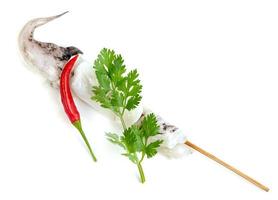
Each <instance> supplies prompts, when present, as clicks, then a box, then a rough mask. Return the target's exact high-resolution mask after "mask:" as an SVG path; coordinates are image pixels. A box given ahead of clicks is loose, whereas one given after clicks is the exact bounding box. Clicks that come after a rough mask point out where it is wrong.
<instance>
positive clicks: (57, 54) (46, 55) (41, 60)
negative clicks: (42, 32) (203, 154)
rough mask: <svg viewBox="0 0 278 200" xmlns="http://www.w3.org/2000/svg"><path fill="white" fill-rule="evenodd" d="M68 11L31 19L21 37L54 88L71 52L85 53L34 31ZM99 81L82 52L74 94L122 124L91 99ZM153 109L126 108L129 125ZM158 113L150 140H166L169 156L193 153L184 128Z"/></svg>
mask: <svg viewBox="0 0 278 200" xmlns="http://www.w3.org/2000/svg"><path fill="white" fill-rule="evenodd" d="M66 13H67V12H64V13H61V14H59V15H56V16H51V17H44V18H36V19H32V20H30V21H29V22H27V23H26V24H25V26H24V27H23V28H22V30H21V32H20V34H19V37H18V45H19V50H20V53H21V55H22V57H23V59H24V61H25V62H26V63H27V64H28V65H30V66H33V67H34V68H35V69H37V70H39V71H40V72H41V73H42V74H43V75H44V77H45V78H46V79H47V80H48V81H49V82H50V83H51V85H52V86H53V87H54V88H58V86H59V82H60V75H61V72H62V70H63V67H64V65H65V64H66V63H67V61H68V60H69V59H70V58H71V57H72V56H74V55H76V54H83V53H82V51H81V50H79V49H78V48H76V47H74V46H69V47H62V46H58V45H56V44H54V43H47V42H41V41H38V40H36V39H35V38H34V31H35V29H36V28H37V27H39V26H42V25H44V24H46V23H48V22H50V21H52V20H54V19H57V18H59V17H61V16H63V15H64V14H66ZM97 84H98V82H97V79H96V76H95V72H94V69H93V67H92V64H91V63H90V62H87V61H86V60H84V59H83V57H82V56H79V59H78V61H77V64H76V66H75V69H74V71H73V73H72V77H71V89H72V91H73V94H74V95H75V96H77V97H78V98H79V99H81V100H82V101H84V102H85V103H87V104H88V105H89V106H91V107H92V108H93V109H95V110H97V111H99V112H101V113H102V114H104V115H106V116H107V117H109V118H110V119H112V120H114V121H116V122H118V124H119V125H120V122H119V120H118V117H116V116H115V115H114V114H113V113H111V112H109V111H108V110H107V109H104V108H102V107H101V106H100V105H99V104H98V103H97V102H95V101H93V100H92V99H91V96H92V87H93V86H96V85H97ZM150 112H151V111H150V110H149V109H146V108H143V106H142V103H140V104H139V106H137V107H136V108H135V109H134V110H132V111H126V112H125V114H124V120H125V121H126V125H127V126H130V125H132V124H134V123H140V121H141V120H142V119H143V118H144V116H146V115H147V114H149V113H150ZM156 117H157V119H158V123H159V126H160V132H159V133H160V134H158V135H157V136H155V137H152V138H150V141H149V142H152V141H155V140H163V141H164V142H163V143H162V144H161V147H160V148H159V149H158V151H159V152H160V153H161V154H163V155H165V156H167V157H169V158H178V157H181V156H183V155H187V154H189V153H191V150H190V149H189V148H188V147H187V146H186V145H184V142H185V141H186V135H185V132H184V131H181V130H180V129H178V128H177V127H176V126H174V125H171V124H169V123H167V122H166V121H165V120H164V119H163V118H161V117H160V116H158V115H156Z"/></svg>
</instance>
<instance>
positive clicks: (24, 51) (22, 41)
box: [18, 11, 82, 87]
mask: <svg viewBox="0 0 278 200" xmlns="http://www.w3.org/2000/svg"><path fill="white" fill-rule="evenodd" d="M67 12H68V11H67ZM67 12H64V13H61V14H59V15H55V16H51V17H41V18H36V19H32V20H30V21H29V22H27V23H26V24H25V26H24V27H23V28H22V30H21V32H20V33H19V36H18V46H19V51H20V53H21V55H22V57H23V59H24V61H25V62H26V63H27V64H28V65H30V66H33V67H34V68H36V69H38V70H39V71H40V72H41V73H42V74H43V75H44V76H45V77H46V79H47V80H49V81H50V83H51V85H53V86H54V87H58V86H59V79H60V75H61V71H62V69H63V67H64V65H65V63H66V62H67V61H68V60H69V59H70V58H71V57H72V56H73V55H76V54H82V51H81V50H79V49H78V48H76V47H73V46H69V47H62V46H58V45H56V44H53V43H48V42H41V41H38V40H36V39H35V38H34V31H35V29H36V28H38V27H40V26H42V25H44V24H46V23H48V22H50V21H52V20H54V19H57V18H59V17H61V16H63V15H64V14H66V13H67Z"/></svg>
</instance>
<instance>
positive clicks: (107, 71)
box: [92, 48, 163, 183]
mask: <svg viewBox="0 0 278 200" xmlns="http://www.w3.org/2000/svg"><path fill="white" fill-rule="evenodd" d="M94 69H95V73H96V77H97V80H98V83H99V85H98V86H94V87H93V94H94V95H93V96H92V99H93V100H95V101H97V102H99V103H100V105H101V106H102V107H104V108H107V109H109V110H111V111H112V112H113V113H114V114H115V115H116V116H118V117H119V119H120V121H121V124H122V126H123V129H124V131H123V133H122V135H121V136H118V135H117V134H115V133H107V134H106V135H107V139H108V140H109V141H110V142H112V143H114V144H116V145H119V146H120V147H121V148H122V149H123V150H124V153H123V154H122V155H124V156H126V157H128V158H129V159H130V160H131V161H132V162H133V163H134V164H136V165H137V168H138V170H139V173H140V177H141V182H142V183H144V182H145V175H144V171H143V168H142V162H143V160H144V158H145V156H147V158H151V157H153V156H155V155H156V153H157V148H158V147H159V146H160V144H161V143H162V142H163V141H162V140H157V141H155V142H152V143H149V142H148V139H149V137H151V136H155V135H157V134H158V131H159V126H158V124H157V119H156V117H155V115H154V114H149V115H147V116H146V117H145V118H144V119H143V120H142V122H141V123H140V124H139V125H137V124H134V125H132V126H130V127H127V126H126V124H125V120H124V117H123V116H124V113H125V111H126V110H128V111H130V110H132V109H135V108H136V107H137V106H138V105H139V103H140V101H141V99H142V96H141V91H142V85H141V83H140V80H139V79H138V77H139V74H138V72H137V70H136V69H135V70H131V71H130V72H128V73H126V66H125V65H124V60H123V58H122V56H121V55H117V54H115V52H114V51H113V50H109V49H105V48H104V49H102V50H101V52H100V54H99V55H98V57H97V59H96V60H95V62H94Z"/></svg>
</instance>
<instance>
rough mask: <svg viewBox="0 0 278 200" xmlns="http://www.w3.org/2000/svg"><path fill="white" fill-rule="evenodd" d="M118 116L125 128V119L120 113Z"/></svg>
mask: <svg viewBox="0 0 278 200" xmlns="http://www.w3.org/2000/svg"><path fill="white" fill-rule="evenodd" d="M119 118H120V120H121V123H122V126H123V128H124V130H126V129H127V127H126V124H125V121H124V118H123V115H120V116H119Z"/></svg>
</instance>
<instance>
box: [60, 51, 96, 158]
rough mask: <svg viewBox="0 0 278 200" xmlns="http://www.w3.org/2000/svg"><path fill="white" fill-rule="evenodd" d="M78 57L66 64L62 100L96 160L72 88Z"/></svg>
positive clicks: (61, 85)
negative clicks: (72, 78) (73, 72)
mask: <svg viewBox="0 0 278 200" xmlns="http://www.w3.org/2000/svg"><path fill="white" fill-rule="evenodd" d="M77 58H78V55H75V56H74V57H73V58H71V59H70V60H69V61H68V62H67V63H66V64H65V66H64V69H63V71H62V74H61V79H60V94H61V100H62V103H63V106H64V110H65V112H66V114H67V115H68V118H69V120H70V121H71V123H72V124H73V125H74V126H75V128H76V129H77V130H78V131H79V133H80V134H81V136H82V138H83V140H84V142H85V143H86V145H87V147H88V149H89V151H90V154H91V156H92V157H93V159H94V161H97V159H96V157H95V155H94V153H93V151H92V148H91V146H90V144H89V142H88V140H87V137H86V135H85V133H84V132H83V129H82V126H81V120H80V114H79V112H78V110H77V108H76V105H75V103H74V100H73V98H72V94H71V89H70V77H71V71H72V69H73V67H74V64H75V63H76V60H77Z"/></svg>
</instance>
